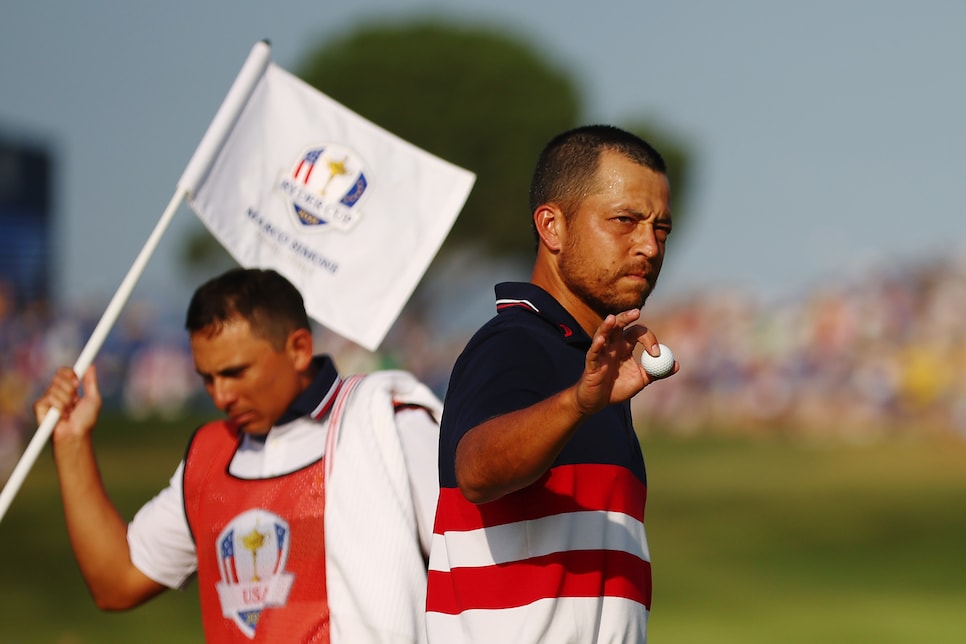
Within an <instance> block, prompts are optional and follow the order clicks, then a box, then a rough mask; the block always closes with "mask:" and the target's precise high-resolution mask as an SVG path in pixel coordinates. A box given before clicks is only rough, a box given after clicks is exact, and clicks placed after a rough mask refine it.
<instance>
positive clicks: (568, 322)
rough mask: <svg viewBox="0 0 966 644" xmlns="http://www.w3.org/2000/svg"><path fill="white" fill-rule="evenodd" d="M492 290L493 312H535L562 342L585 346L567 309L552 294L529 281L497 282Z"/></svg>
mask: <svg viewBox="0 0 966 644" xmlns="http://www.w3.org/2000/svg"><path fill="white" fill-rule="evenodd" d="M494 290H495V291H496V312H497V313H498V314H503V313H506V312H509V311H512V310H519V309H524V310H526V311H529V312H530V313H535V314H536V315H538V316H540V318H541V319H543V320H544V321H546V322H547V323H549V324H551V325H553V326H554V327H556V328H557V330H558V331H560V335H561V336H562V337H563V339H564V341H565V342H568V343H574V344H589V343H590V336H588V335H587V334H586V333H585V332H584V330H583V329H582V328H581V326H580V325H579V324H577V321H576V320H575V319H574V316H572V315H571V314H570V313H569V312H568V311H567V309H565V308H564V307H563V306H561V304H560V302H558V301H557V300H556V299H554V297H553V296H552V295H550V294H549V293H547V292H546V291H545V290H543V289H542V288H540V287H539V286H537V285H535V284H531V283H530V282H501V283H499V284H497V285H496V287H495V288H494Z"/></svg>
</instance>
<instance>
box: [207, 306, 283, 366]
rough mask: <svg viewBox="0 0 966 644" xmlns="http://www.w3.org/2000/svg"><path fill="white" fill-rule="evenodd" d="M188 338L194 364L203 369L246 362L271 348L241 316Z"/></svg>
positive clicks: (209, 327) (271, 349)
mask: <svg viewBox="0 0 966 644" xmlns="http://www.w3.org/2000/svg"><path fill="white" fill-rule="evenodd" d="M190 341H191V353H192V355H193V356H194V360H195V365H196V366H197V368H198V370H199V371H204V372H214V371H217V370H219V369H223V368H225V367H228V366H231V365H234V364H241V363H244V362H249V361H251V360H253V359H255V358H256V357H257V356H258V355H260V354H262V353H264V352H266V351H273V348H272V345H271V343H270V342H268V340H266V339H264V338H262V337H261V336H258V335H256V334H255V333H254V332H253V331H252V327H251V325H250V324H249V323H248V321H247V320H244V319H242V318H233V319H231V320H229V321H227V322H225V323H224V324H218V325H211V326H208V327H206V328H204V329H202V330H200V331H197V332H195V333H192V334H191V338H190Z"/></svg>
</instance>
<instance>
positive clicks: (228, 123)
mask: <svg viewBox="0 0 966 644" xmlns="http://www.w3.org/2000/svg"><path fill="white" fill-rule="evenodd" d="M270 58H271V48H270V47H269V44H268V42H267V41H260V42H258V43H256V44H255V46H254V47H253V48H252V50H251V52H250V53H249V54H248V58H247V59H246V61H245V64H244V65H243V66H242V69H241V71H240V72H239V74H238V76H237V77H236V78H235V81H234V83H232V86H231V88H230V89H229V90H228V94H227V95H226V96H225V99H224V101H222V104H221V107H219V108H218V112H217V113H216V114H215V118H214V119H213V120H212V122H211V124H210V125H209V126H208V130H207V131H206V132H205V135H204V137H202V139H201V143H199V144H198V147H197V149H196V150H195V152H194V154H193V155H192V156H191V159H190V160H189V161H188V165H187V166H186V167H185V170H184V173H183V174H182V175H181V179H180V180H179V181H178V187H177V189H176V190H175V194H174V196H172V197H171V201H170V202H169V203H168V207H167V208H166V209H165V210H164V213H162V215H161V218H160V219H159V220H158V223H157V224H156V225H155V227H154V230H153V231H152V232H151V235H150V236H149V237H148V241H147V242H146V243H145V244H144V247H143V248H142V249H141V252H140V253H138V256H137V258H136V259H135V260H134V263H133V264H132V265H131V268H130V269H129V270H128V273H127V275H126V276H125V278H124V280H123V281H122V282H121V285H120V286H119V287H118V289H117V292H115V293H114V296H113V297H112V298H111V301H110V303H109V304H108V306H107V309H105V311H104V314H103V315H102V316H101V319H100V321H99V322H98V323H97V326H96V327H95V328H94V331H93V333H91V337H90V339H89V340H88V341H87V344H86V345H85V346H84V349H83V350H82V351H81V353H80V356H79V357H78V358H77V362H75V363H74V373H76V374H77V375H78V377H80V376H83V375H84V372H85V371H87V368H88V367H90V365H91V363H92V362H93V361H94V357H95V356H96V355H97V352H98V351H100V349H101V346H102V345H103V344H104V340H106V339H107V335H108V333H109V332H110V330H111V328H112V327H113V326H114V323H115V322H116V321H117V318H118V316H120V314H121V310H122V309H123V308H124V305H125V304H126V303H127V300H128V298H130V296H131V292H132V291H133V290H134V287H135V286H136V285H137V281H138V280H139V279H140V278H141V274H142V273H143V272H144V268H145V266H147V263H148V260H149V259H151V255H152V254H153V253H154V250H155V249H156V248H157V246H158V243H159V242H160V241H161V237H162V236H163V235H164V232H165V230H166V229H167V228H168V225H169V224H170V223H171V220H172V219H173V218H174V215H175V213H176V212H177V211H178V207H179V206H180V205H181V202H182V201H183V200H184V199H185V198H186V197H188V196H189V195H190V194H192V193H193V192H194V191H195V189H196V187H197V186H198V185H199V184H200V183H201V181H202V180H203V179H204V177H205V175H206V174H207V173H208V170H209V169H210V168H211V163H212V161H213V160H214V158H215V156H216V155H217V154H218V151H219V150H220V149H221V146H222V145H223V144H224V141H225V139H226V138H227V136H228V134H229V132H230V131H231V128H232V126H233V125H234V123H235V121H237V120H238V115H239V114H240V113H241V111H242V108H244V107H245V103H247V102H248V99H249V97H250V96H251V94H252V90H253V89H254V87H255V84H256V83H257V82H258V80H259V79H260V78H261V76H262V74H264V73H265V68H266V67H267V66H268V64H269V61H270ZM59 420H60V412H59V411H57V410H56V409H53V408H52V409H50V411H48V412H47V415H46V416H45V417H44V420H43V422H42V423H41V424H40V427H38V428H37V431H36V432H34V436H33V438H32V439H31V440H30V443H29V444H28V445H27V448H26V449H25V450H24V453H23V455H22V456H21V457H20V460H19V461H18V462H17V465H16V467H14V469H13V472H11V474H10V478H8V479H7V482H6V484H5V485H4V487H3V491H2V492H0V520H2V519H3V517H4V516H5V515H6V513H7V509H8V508H9V507H10V504H11V503H12V502H13V498H14V496H16V494H17V492H18V491H19V490H20V486H21V485H23V482H24V479H26V478H27V474H28V473H29V472H30V468H32V467H33V464H34V462H36V460H37V457H38V456H39V455H40V452H41V450H43V448H44V445H45V444H46V443H47V440H48V439H49V438H50V435H51V434H52V433H53V431H54V427H56V426H57V421H59Z"/></svg>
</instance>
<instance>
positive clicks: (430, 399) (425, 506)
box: [128, 372, 439, 644]
mask: <svg viewBox="0 0 966 644" xmlns="http://www.w3.org/2000/svg"><path fill="white" fill-rule="evenodd" d="M379 373H380V374H385V377H382V376H379V377H374V376H375V374H373V375H370V376H368V377H367V378H366V379H364V380H363V382H364V383H368V384H367V385H366V386H365V387H359V390H360V391H359V392H357V393H356V394H354V397H353V400H356V402H355V403H353V404H350V405H349V407H348V408H347V410H346V413H345V419H344V421H343V423H342V428H343V429H341V430H340V436H339V442H338V445H337V449H336V452H338V453H339V454H343V456H339V458H338V460H337V461H335V465H334V467H335V469H336V471H337V472H339V474H340V475H341V476H340V477H339V478H338V479H335V480H337V481H339V482H344V483H343V484H342V485H332V488H333V489H331V490H330V489H327V490H326V524H325V526H326V527H325V529H326V562H327V575H326V577H327V579H326V583H327V587H328V588H327V590H328V595H329V604H330V609H331V614H332V636H333V639H332V641H333V644H336V643H337V641H346V642H366V641H380V642H382V641H385V642H389V641H393V642H395V641H405V640H404V639H392V638H387V637H382V636H379V635H378V634H377V633H375V632H374V631H372V630H371V627H369V626H367V625H366V623H367V622H369V621H372V620H371V615H373V614H375V615H380V614H381V612H384V611H385V610H386V609H385V606H379V605H372V606H368V607H362V608H360V609H358V610H356V611H355V612H357V613H358V614H359V615H358V616H357V617H356V618H354V619H355V621H357V622H359V624H360V628H364V630H365V631H366V632H365V634H364V636H354V635H353V627H352V626H351V622H352V621H353V620H351V619H350V620H343V621H344V622H347V623H348V624H346V623H343V624H341V625H340V624H337V621H338V620H339V617H340V616H339V614H338V611H337V607H338V606H339V604H340V602H342V598H344V597H349V598H352V600H351V601H352V602H355V603H365V602H367V601H372V602H373V604H375V602H376V601H378V600H377V599H376V597H377V596H376V595H374V594H373V592H372V585H371V584H372V579H373V576H374V575H379V574H382V575H385V574H386V570H385V569H384V568H383V569H382V570H372V571H365V572H363V571H359V572H358V574H357V572H356V570H354V569H351V568H350V570H352V574H339V573H338V570H339V569H340V568H342V569H345V568H346V566H345V565H341V566H340V565H335V566H332V567H331V568H332V571H330V570H329V568H330V566H329V564H328V562H329V561H333V562H334V563H339V562H343V561H350V560H357V559H358V557H359V556H360V555H359V553H356V552H350V548H351V549H353V550H356V549H358V548H359V547H362V546H361V545H356V544H362V543H364V540H363V539H361V536H360V534H359V531H360V530H361V531H363V532H365V533H366V534H369V533H372V534H371V537H372V538H374V539H377V538H382V539H387V538H395V539H407V538H408V536H407V535H406V534H405V530H406V528H405V527H399V526H385V525H380V524H379V523H378V520H377V519H375V518H373V517H371V516H366V515H370V514H372V513H373V512H376V511H377V509H376V508H359V509H358V511H357V512H355V513H354V515H361V516H360V517H358V520H357V519H356V518H355V516H353V517H352V518H350V519H349V520H346V519H345V517H346V511H345V508H346V507H349V508H350V511H351V508H352V507H354V501H353V500H352V499H353V498H354V497H355V496H356V495H357V492H358V490H357V489H356V490H354V489H352V488H359V487H360V486H361V487H365V485H364V483H365V481H362V480H356V478H355V477H353V475H354V474H355V472H356V471H361V469H362V468H359V467H357V466H358V465H360V463H358V461H359V460H360V459H369V458H370V456H369V454H370V453H371V451H372V450H371V449H370V448H369V445H372V444H373V441H377V442H378V444H379V445H380V446H383V447H385V446H386V445H387V443H392V442H393V441H390V440H387V434H386V433H385V431H386V430H385V429H384V428H383V429H380V428H379V425H380V423H379V422H375V421H374V418H375V417H376V416H377V415H378V414H376V412H374V411H373V408H376V407H379V406H380V405H377V404H375V401H376V400H377V399H383V398H385V397H386V396H385V390H387V389H388V388H390V387H395V386H396V385H397V384H398V382H399V381H400V379H402V382H403V384H404V389H405V388H413V387H415V388H417V389H419V391H418V392H417V395H416V396H415V398H416V399H417V400H418V401H419V402H421V403H422V402H424V401H425V403H426V406H427V408H429V409H430V410H431V411H433V412H434V414H435V417H436V418H438V417H439V407H438V406H439V402H438V400H436V399H435V397H434V396H432V394H431V393H428V389H426V388H425V386H424V385H421V384H420V383H418V382H416V381H415V380H414V379H412V377H411V376H408V374H404V372H379ZM390 380H391V381H392V382H391V383H390V382H389V381H390ZM360 397H361V398H360ZM434 401H435V404H434ZM390 409H391V407H390ZM331 413H332V412H331V411H330V412H329V413H327V414H326V415H325V416H323V417H322V418H321V419H319V421H315V420H312V419H311V418H310V417H308V416H303V417H300V418H297V419H295V420H293V421H291V422H289V423H287V424H284V425H279V426H276V427H273V428H272V429H271V430H270V431H269V432H268V434H267V436H266V437H265V438H264V440H262V439H259V438H252V437H250V436H245V437H244V438H243V440H242V443H241V445H240V447H239V449H238V451H237V452H236V453H235V456H234V458H233V460H232V462H231V465H230V466H229V471H230V472H231V473H232V474H233V475H235V476H238V477H241V478H263V477H273V476H278V475H282V474H287V473H290V472H293V471H295V470H297V469H299V468H301V467H304V466H305V465H307V464H309V463H313V462H315V461H317V460H319V459H320V458H321V457H322V456H324V455H325V450H326V439H327V433H328V425H329V423H328V419H329V415H330V414H331ZM392 417H393V418H394V424H395V435H398V445H399V449H398V450H395V451H394V450H393V448H392V447H387V448H386V449H387V450H388V451H386V449H384V450H382V453H380V454H378V455H373V456H372V458H379V459H381V460H380V462H378V463H376V464H375V465H371V466H374V467H379V468H382V467H384V463H383V462H382V461H385V460H386V459H388V460H390V461H392V460H398V461H400V463H399V467H400V468H404V469H405V476H406V477H407V478H408V483H409V485H408V488H409V489H408V490H407V492H408V494H409V496H410V499H411V504H410V503H409V502H407V503H406V507H410V505H411V508H412V512H413V513H414V514H415V521H414V523H415V526H416V527H417V530H418V541H419V549H420V551H421V552H422V556H423V559H427V558H428V553H429V548H430V542H431V539H432V533H433V520H434V515H435V511H436V499H437V496H438V493H439V484H438V472H437V463H436V459H437V446H438V438H439V428H438V426H437V424H436V421H435V420H433V417H431V416H430V415H429V414H428V413H426V410H425V409H418V408H417V409H402V410H400V411H399V412H398V413H395V414H392ZM380 432H382V433H380ZM395 452H401V454H400V455H399V456H395ZM387 454H389V456H387ZM390 465H392V464H391V463H390ZM183 469H184V462H183V461H182V462H181V463H180V464H179V465H178V468H177V470H176V471H175V473H174V475H173V476H172V477H171V479H170V481H169V484H168V487H166V488H165V489H164V490H162V491H161V492H160V493H159V494H158V495H157V496H155V497H154V498H153V499H152V500H150V501H149V502H148V503H146V504H145V505H144V506H143V507H142V508H141V509H140V510H139V511H138V513H137V514H136V515H135V517H134V519H133V520H132V521H131V523H130V525H129V526H128V544H129V547H130V552H131V561H132V562H133V563H134V565H135V566H136V567H137V568H138V569H139V570H141V571H142V572H143V573H144V574H145V575H147V576H148V577H150V578H151V579H153V580H155V581H157V582H158V583H160V584H163V585H165V586H168V587H171V588H181V587H183V586H184V585H185V584H186V583H187V582H188V581H189V580H190V579H191V578H192V577H193V575H194V573H195V571H196V569H197V556H196V553H195V545H194V541H193V539H192V538H191V532H190V530H189V527H188V522H187V519H186V517H185V513H184V504H183V496H182V495H183V492H182V480H183V478H182V472H183ZM358 478H365V477H358ZM382 486H383V487H388V485H385V484H382ZM375 494H376V495H381V498H389V499H390V501H389V502H390V503H393V501H392V500H391V499H392V498H393V497H394V495H395V494H396V491H394V490H388V491H386V493H383V492H380V491H376V492H375ZM340 497H341V499H340ZM397 501H399V499H398V498H397ZM330 503H331V504H332V506H333V507H335V508H341V509H340V510H339V512H340V514H339V517H340V518H339V520H337V521H332V522H331V523H330V521H329V514H330ZM395 505H398V503H395ZM397 509H398V508H397ZM333 511H335V510H333ZM404 511H405V510H404ZM349 524H354V525H349ZM383 528H388V529H387V530H386V531H384V532H383V533H382V534H381V535H378V534H375V533H376V532H379V531H382V529H383ZM393 530H395V532H394V531H393ZM343 532H344V533H345V534H342V533H343ZM371 549H372V550H375V548H371ZM362 556H365V555H364V554H363V555H362ZM385 565H387V564H386V562H383V563H381V564H379V563H374V564H373V566H385ZM410 568H412V566H410ZM405 574H410V575H411V574H413V573H412V572H408V573H405ZM422 574H423V576H425V570H423V571H422ZM414 583H415V584H416V585H419V584H420V583H421V584H422V587H423V591H422V592H423V593H424V592H425V580H424V579H423V580H421V582H420V580H416V581H415V582H414ZM366 598H373V599H372V600H367V599H366ZM407 602H408V603H415V604H418V603H422V602H424V599H422V600H415V601H409V600H407ZM352 610H353V609H352V608H350V609H349V611H350V612H351V611H352ZM408 610H409V612H412V609H408ZM420 612H421V611H420ZM367 616H368V617H367ZM406 621H412V616H408V617H407V618H406ZM419 621H420V628H421V624H422V617H421V615H420V616H419ZM339 632H342V633H343V636H342V637H339V636H338V633H339ZM422 636H423V635H422V634H420V640H421V639H422Z"/></svg>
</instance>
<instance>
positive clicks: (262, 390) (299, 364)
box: [191, 318, 312, 434]
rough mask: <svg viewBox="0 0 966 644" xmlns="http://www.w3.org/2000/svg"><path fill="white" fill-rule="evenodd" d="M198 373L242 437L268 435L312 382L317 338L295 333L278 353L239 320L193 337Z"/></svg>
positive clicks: (192, 343)
mask: <svg viewBox="0 0 966 644" xmlns="http://www.w3.org/2000/svg"><path fill="white" fill-rule="evenodd" d="M191 353H192V355H193V356H194V361H195V370H196V371H197V372H198V374H199V375H200V376H201V378H202V381H203V382H204V385H205V389H206V391H207V392H208V395H209V396H210V397H211V400H212V402H214V404H215V406H216V407H217V408H218V409H220V410H221V411H223V412H224V413H225V414H226V415H227V416H228V419H229V420H230V421H231V422H232V423H234V424H235V425H236V426H237V427H238V428H239V429H240V430H241V431H243V432H245V433H248V434H266V433H268V430H270V429H271V428H272V426H273V425H274V424H275V422H276V421H277V420H278V419H279V418H280V417H281V416H282V414H283V413H284V412H285V410H286V409H287V408H288V406H289V404H290V403H291V402H292V401H293V400H294V399H295V397H296V396H298V395H299V393H301V392H302V391H303V390H304V389H305V388H306V387H307V386H308V385H309V383H310V382H311V379H312V374H311V373H310V371H311V370H310V367H311V362H312V336H311V333H310V332H309V331H308V330H306V329H300V330H296V331H293V332H292V333H291V334H289V337H288V339H287V340H286V343H285V347H284V348H283V349H281V350H278V349H276V348H275V347H274V346H273V345H272V344H271V343H270V342H269V341H268V340H266V339H265V338H262V337H259V336H258V335H255V334H254V333H253V332H252V330H251V326H250V325H249V323H248V322H247V321H246V320H244V319H241V318H235V319H233V320H231V321H229V322H228V323H226V324H224V325H222V326H221V327H220V328H218V329H214V330H212V329H206V330H203V331H200V332H198V333H193V334H192V335H191Z"/></svg>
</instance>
